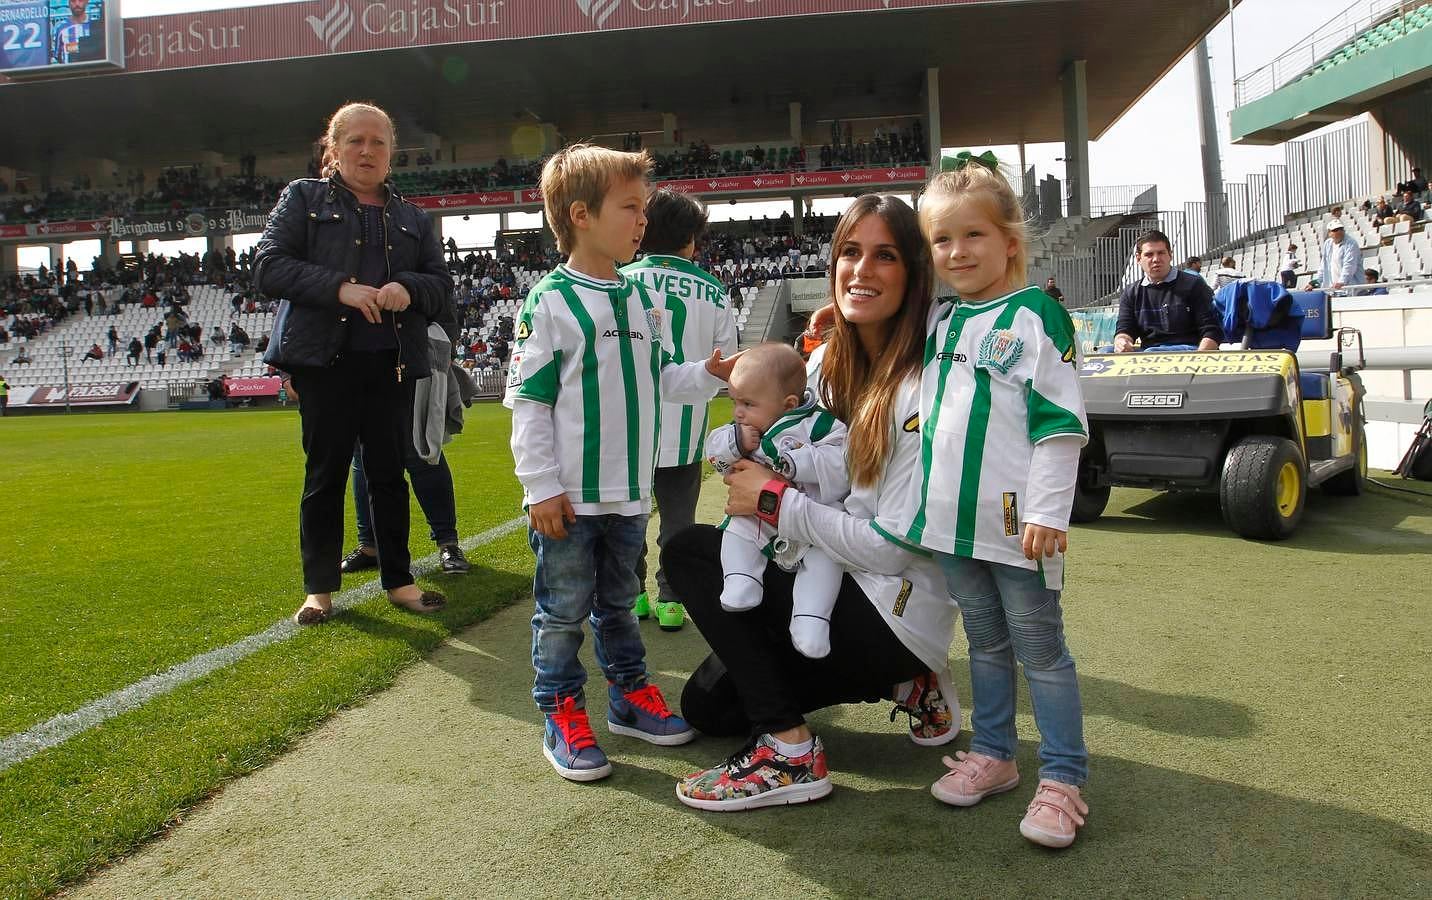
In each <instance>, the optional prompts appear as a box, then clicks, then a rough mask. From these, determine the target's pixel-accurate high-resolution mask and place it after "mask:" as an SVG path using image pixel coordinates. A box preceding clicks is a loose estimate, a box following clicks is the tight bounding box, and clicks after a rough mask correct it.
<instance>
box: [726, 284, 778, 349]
mask: <svg viewBox="0 0 1432 900" xmlns="http://www.w3.org/2000/svg"><path fill="white" fill-rule="evenodd" d="M783 286H784V283H783V282H779V281H776V282H771V283H769V284H767V285H766V286H765V287H762V288H755V287H748V288H746V289H745V290H746V291H747V294H746V302H745V305H744V306H742V307H741V311H740V312H739V313H737V315H736V331H737V333H738V334H739V335H740V341H739V342H738V344H737V347H738V348H739V349H741V350H745V349H746V348H747V347H754V346H756V345H757V344H759V343H761V342H762V341H764V340H766V339H767V337H768V334H767V332H768V331H769V330H770V327H771V325H772V324H774V323H773V321H772V319H771V310H772V309H773V308H774V307H775V305H776V302H777V301H778V300H780V297H781V289H782V287H783ZM775 337H776V338H780V337H783V335H775Z"/></svg>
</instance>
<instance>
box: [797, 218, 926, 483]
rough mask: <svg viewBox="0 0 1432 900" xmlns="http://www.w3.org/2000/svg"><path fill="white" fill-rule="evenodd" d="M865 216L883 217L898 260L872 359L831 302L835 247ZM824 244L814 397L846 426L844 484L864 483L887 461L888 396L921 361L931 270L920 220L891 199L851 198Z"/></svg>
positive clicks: (891, 401) (891, 437) (891, 434)
mask: <svg viewBox="0 0 1432 900" xmlns="http://www.w3.org/2000/svg"><path fill="white" fill-rule="evenodd" d="M868 215H877V216H879V217H880V218H881V219H882V220H883V221H884V222H885V226H886V227H887V228H889V229H890V234H891V235H892V236H893V237H894V238H895V251H896V253H898V254H899V256H900V261H901V262H902V263H904V265H905V296H904V298H903V299H902V300H901V303H900V308H899V310H897V311H896V313H895V317H894V319H893V321H892V322H891V326H890V337H889V343H887V344H886V346H885V349H884V351H883V352H881V353H880V354H879V355H878V356H876V357H875V358H873V359H872V358H871V356H870V355H869V354H868V353H867V352H866V350H865V346H864V345H863V344H861V342H860V338H859V336H858V335H857V334H856V332H855V326H853V325H851V324H850V323H849V322H848V321H846V319H845V316H844V315H842V314H841V312H840V304H839V303H835V299H834V298H835V297H836V283H835V278H836V265H837V261H838V260H839V259H840V253H841V249H842V248H843V247H844V245H845V242H846V241H848V240H849V239H850V235H851V232H853V231H854V230H855V227H856V226H857V225H859V224H860V221H861V220H862V219H864V218H865V217H866V216H868ZM830 248H831V266H830V295H831V298H832V302H833V303H835V324H834V325H833V326H832V327H831V329H830V333H829V335H828V336H827V342H826V348H825V359H824V360H823V361H822V362H821V367H820V374H821V388H820V401H821V403H822V404H823V405H824V406H825V407H826V408H827V409H829V410H830V411H831V412H833V413H835V416H836V418H838V419H840V420H841V421H843V422H845V423H846V425H847V426H849V428H850V433H849V436H848V437H847V439H846V451H845V456H846V461H847V463H848V465H849V467H850V481H851V483H852V484H854V485H857V486H862V487H865V486H870V485H873V484H875V483H876V482H878V481H879V480H880V476H881V474H882V473H883V472H884V471H885V463H886V462H887V461H888V460H889V458H890V451H891V448H892V447H893V446H894V441H895V424H894V422H893V418H894V408H895V398H896V396H897V395H898V394H899V392H900V386H901V385H902V384H903V383H904V382H905V380H906V379H907V378H909V377H910V376H912V375H914V374H915V373H917V372H919V371H920V366H921V365H922V363H923V362H924V347H925V317H926V312H927V311H928V310H929V308H930V299H931V295H932V294H933V289H934V269H933V266H932V265H931V263H930V248H929V246H928V245H927V244H926V243H925V238H924V237H923V236H922V235H921V234H920V221H919V219H918V217H917V216H916V215H915V211H914V210H913V209H911V208H910V207H909V205H908V204H906V203H905V201H903V200H901V199H900V198H899V197H893V196H889V195H881V194H866V195H865V196H863V197H861V198H859V199H857V200H856V201H855V202H854V203H853V204H851V206H850V208H849V209H847V210H846V211H845V215H843V216H841V217H840V221H839V222H838V223H836V226H835V236H834V238H832V240H831V242H830Z"/></svg>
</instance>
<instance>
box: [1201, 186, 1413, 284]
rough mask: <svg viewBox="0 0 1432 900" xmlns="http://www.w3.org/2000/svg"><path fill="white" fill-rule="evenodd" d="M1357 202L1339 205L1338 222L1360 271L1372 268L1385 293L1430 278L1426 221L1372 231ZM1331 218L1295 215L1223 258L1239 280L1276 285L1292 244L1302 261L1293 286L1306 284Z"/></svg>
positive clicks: (1316, 264) (1328, 215) (1329, 215)
mask: <svg viewBox="0 0 1432 900" xmlns="http://www.w3.org/2000/svg"><path fill="white" fill-rule="evenodd" d="M1361 202H1362V201H1361V199H1349V200H1348V202H1346V203H1344V204H1343V212H1342V215H1341V217H1340V218H1341V221H1342V223H1343V225H1344V227H1345V228H1346V230H1347V233H1348V235H1349V236H1350V237H1352V238H1353V239H1354V240H1356V241H1357V242H1358V245H1359V246H1360V247H1361V248H1362V253H1363V259H1364V262H1365V265H1366V267H1368V268H1373V269H1377V270H1378V272H1379V274H1380V275H1381V276H1382V278H1383V280H1384V281H1387V282H1390V283H1389V284H1388V289H1389V290H1395V289H1396V288H1397V285H1396V282H1398V281H1406V280H1409V279H1413V278H1427V277H1432V234H1429V233H1428V232H1427V231H1426V230H1424V229H1423V226H1424V225H1425V224H1426V223H1417V224H1416V225H1413V223H1410V222H1400V223H1397V224H1396V225H1384V226H1382V227H1381V228H1374V227H1373V225H1372V217H1371V215H1370V214H1369V213H1367V212H1364V211H1363V210H1362V209H1361V208H1360V207H1358V206H1357V205H1356V204H1358V203H1361ZM1332 218H1333V216H1332V213H1331V212H1329V211H1327V210H1319V211H1316V212H1310V213H1305V214H1303V215H1300V216H1295V217H1293V218H1291V219H1289V220H1288V221H1287V222H1285V223H1284V224H1283V225H1282V226H1281V227H1279V228H1275V229H1272V230H1270V231H1265V232H1262V233H1259V234H1255V235H1253V236H1251V237H1249V238H1247V239H1246V240H1245V241H1244V242H1243V243H1242V244H1241V246H1239V247H1236V248H1235V249H1233V250H1230V251H1229V252H1228V254H1227V255H1229V256H1232V257H1233V259H1234V261H1235V263H1236V266H1235V268H1237V270H1238V271H1239V273H1240V274H1242V275H1243V276H1245V277H1247V278H1257V279H1261V280H1266V281H1276V280H1278V271H1279V270H1280V269H1281V268H1282V262H1283V254H1284V252H1285V251H1286V249H1287V247H1288V244H1289V243H1293V244H1297V245H1298V258H1299V260H1300V261H1301V263H1302V265H1301V266H1300V267H1299V269H1298V274H1299V276H1300V280H1299V283H1300V284H1304V285H1306V284H1307V278H1308V277H1309V276H1310V275H1316V274H1317V273H1318V272H1320V271H1321V269H1322V262H1323V261H1322V248H1323V240H1324V239H1325V238H1326V237H1327V224H1328V222H1329V221H1331V220H1332ZM1213 262H1216V260H1214V261H1213Z"/></svg>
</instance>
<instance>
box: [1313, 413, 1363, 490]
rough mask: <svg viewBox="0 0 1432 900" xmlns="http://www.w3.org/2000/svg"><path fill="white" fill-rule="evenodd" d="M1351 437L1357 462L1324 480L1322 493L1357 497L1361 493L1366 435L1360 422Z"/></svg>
mask: <svg viewBox="0 0 1432 900" xmlns="http://www.w3.org/2000/svg"><path fill="white" fill-rule="evenodd" d="M1352 439H1353V448H1352V452H1353V454H1354V455H1355V456H1356V457H1357V462H1356V463H1355V464H1354V465H1353V466H1352V468H1350V469H1348V470H1346V471H1343V472H1339V473H1337V474H1336V475H1334V476H1333V477H1331V478H1329V479H1328V480H1327V481H1324V482H1323V493H1325V494H1331V495H1333V496H1334V497H1357V496H1360V495H1361V494H1362V486H1363V485H1364V484H1365V483H1366V482H1367V436H1366V435H1364V434H1363V432H1362V425H1361V424H1359V425H1358V427H1357V430H1356V431H1354V432H1353V435H1352Z"/></svg>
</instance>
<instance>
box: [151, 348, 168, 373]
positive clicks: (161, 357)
mask: <svg viewBox="0 0 1432 900" xmlns="http://www.w3.org/2000/svg"><path fill="white" fill-rule="evenodd" d="M168 358H169V351H168V350H167V349H165V348H164V346H163V345H160V347H159V352H158V353H156V354H154V360H155V362H157V363H159V368H161V369H162V368H164V363H165V361H166V360H167V359H168Z"/></svg>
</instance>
